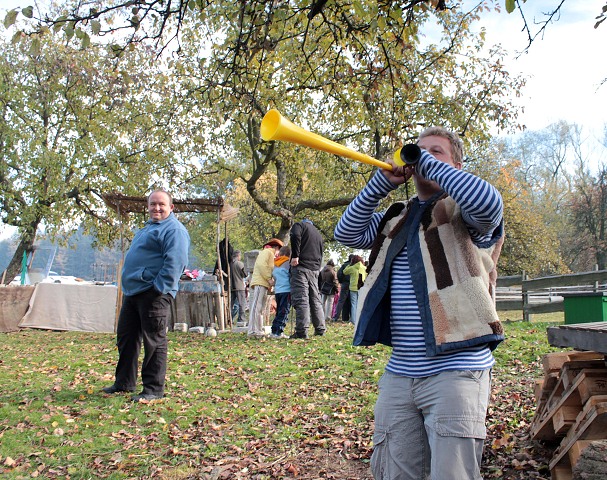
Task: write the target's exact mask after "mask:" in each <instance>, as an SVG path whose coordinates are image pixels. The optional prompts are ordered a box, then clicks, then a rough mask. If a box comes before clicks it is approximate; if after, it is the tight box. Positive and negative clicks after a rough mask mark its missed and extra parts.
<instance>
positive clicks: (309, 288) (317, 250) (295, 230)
mask: <svg viewBox="0 0 607 480" xmlns="http://www.w3.org/2000/svg"><path fill="white" fill-rule="evenodd" d="M290 244H291V302H292V303H293V308H295V332H294V333H293V335H291V338H308V327H309V325H310V320H311V321H312V325H314V335H324V334H325V330H326V325H325V318H324V312H323V310H322V303H321V301H320V292H319V291H318V273H319V272H320V267H321V266H322V252H323V249H324V241H323V239H322V235H321V234H320V232H319V231H318V229H317V228H316V227H315V226H314V225H313V224H312V221H311V220H308V219H307V218H306V219H304V220H302V221H301V222H297V223H295V224H294V225H293V226H292V227H291V238H290Z"/></svg>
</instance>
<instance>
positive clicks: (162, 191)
mask: <svg viewBox="0 0 607 480" xmlns="http://www.w3.org/2000/svg"><path fill="white" fill-rule="evenodd" d="M154 193H164V194H165V195H166V196H167V197H169V205H173V196H172V195H171V194H170V193H169V192H167V191H166V190H164V189H162V188H157V189H156V190H154V191H153V192H152V193H150V194H149V195H148V198H147V203H148V204H149V203H150V197H151V196H152V195H153V194H154Z"/></svg>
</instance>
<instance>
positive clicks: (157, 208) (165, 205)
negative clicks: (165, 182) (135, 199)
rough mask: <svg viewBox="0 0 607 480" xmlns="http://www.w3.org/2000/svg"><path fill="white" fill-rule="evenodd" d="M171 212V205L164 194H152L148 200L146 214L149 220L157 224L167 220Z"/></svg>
mask: <svg viewBox="0 0 607 480" xmlns="http://www.w3.org/2000/svg"><path fill="white" fill-rule="evenodd" d="M172 211H173V204H172V203H171V201H170V199H169V196H168V195H167V194H166V193H164V192H154V193H152V194H151V195H150V197H149V198H148V213H149V214H150V220H153V221H155V222H159V221H161V220H164V219H165V218H167V217H168V216H169V215H170V214H171V212H172Z"/></svg>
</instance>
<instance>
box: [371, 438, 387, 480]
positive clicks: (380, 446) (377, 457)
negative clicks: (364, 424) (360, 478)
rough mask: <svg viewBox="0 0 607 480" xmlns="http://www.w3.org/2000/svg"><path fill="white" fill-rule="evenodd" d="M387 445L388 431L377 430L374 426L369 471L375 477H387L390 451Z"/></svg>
mask: <svg viewBox="0 0 607 480" xmlns="http://www.w3.org/2000/svg"><path fill="white" fill-rule="evenodd" d="M388 449H389V447H388V432H386V431H385V430H378V428H377V426H376V427H375V433H374V434H373V454H372V455H371V472H373V477H374V478H375V479H379V480H381V479H384V478H390V477H389V472H390V468H389V466H388V465H389V462H390V452H389V450H388Z"/></svg>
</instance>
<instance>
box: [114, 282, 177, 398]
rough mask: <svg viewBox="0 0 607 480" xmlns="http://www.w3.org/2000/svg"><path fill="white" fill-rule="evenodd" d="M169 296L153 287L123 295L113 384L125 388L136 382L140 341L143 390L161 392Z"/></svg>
mask: <svg viewBox="0 0 607 480" xmlns="http://www.w3.org/2000/svg"><path fill="white" fill-rule="evenodd" d="M172 303H173V297H171V296H170V295H168V294H159V293H158V292H157V291H155V290H154V289H150V290H146V291H145V292H142V293H139V294H137V295H133V296H125V297H124V299H123V301H122V308H121V309H120V316H119V317H118V327H117V331H116V345H117V346H118V355H119V357H118V365H117V366H116V381H115V385H116V386H118V387H121V388H123V389H125V390H127V389H129V390H130V389H134V388H135V386H136V384H137V369H138V363H139V352H140V350H141V343H142V341H143V350H144V356H143V363H142V364H141V381H142V383H143V393H149V394H153V395H158V396H162V395H164V382H165V376H166V368H167V350H168V341H167V325H168V322H169V319H170V315H171V304H172Z"/></svg>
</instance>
